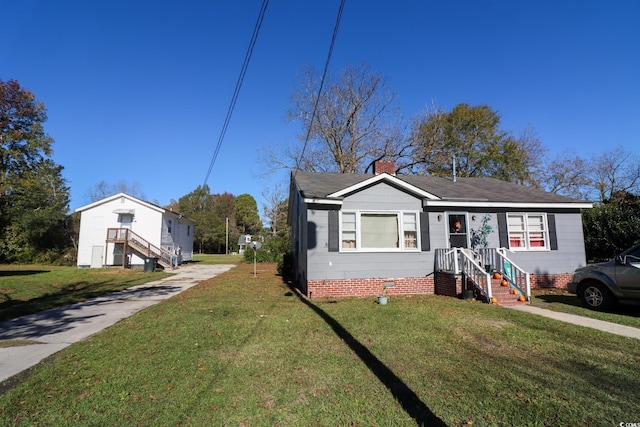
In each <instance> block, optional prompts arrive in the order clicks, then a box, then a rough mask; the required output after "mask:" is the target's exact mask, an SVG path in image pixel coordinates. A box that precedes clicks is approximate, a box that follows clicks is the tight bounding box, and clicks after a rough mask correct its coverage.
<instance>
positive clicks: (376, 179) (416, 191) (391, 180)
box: [327, 173, 438, 199]
mask: <svg viewBox="0 0 640 427" xmlns="http://www.w3.org/2000/svg"><path fill="white" fill-rule="evenodd" d="M380 182H386V183H388V184H390V185H391V186H393V187H396V188H400V189H402V190H404V191H406V192H408V193H410V194H413V195H416V196H419V197H422V198H425V199H438V197H437V196H434V195H433V194H431V193H429V192H427V191H424V190H422V189H420V188H418V187H415V186H413V185H411V184H409V183H407V182H405V181H402V180H401V179H398V178H396V177H395V176H393V175H389V174H388V173H381V174H379V175H374V176H372V177H370V178H368V179H365V180H364V181H360V182H358V183H356V184H353V185H350V186H348V187H346V188H343V189H341V190H338V191H336V192H334V193H331V194H329V195H327V197H331V198H340V197H344V196H346V195H348V194H352V193H356V192H358V191H360V190H362V189H364V188H367V187H370V186H372V185H376V184H378V183H380Z"/></svg>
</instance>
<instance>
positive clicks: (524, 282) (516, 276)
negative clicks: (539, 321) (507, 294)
mask: <svg viewBox="0 0 640 427" xmlns="http://www.w3.org/2000/svg"><path fill="white" fill-rule="evenodd" d="M478 252H479V253H480V256H481V257H482V259H483V261H484V264H485V266H489V265H490V266H492V267H493V268H494V269H495V270H496V271H499V272H500V273H502V276H503V277H504V278H505V279H507V281H508V282H509V286H510V287H512V288H514V289H517V290H518V292H520V295H523V296H524V297H525V298H526V299H527V301H531V278H530V276H529V273H528V272H526V271H524V270H523V269H522V268H520V267H519V266H518V265H517V264H516V263H515V262H513V261H512V260H511V259H510V258H509V257H508V256H507V252H509V250H508V249H507V248H482V249H479V250H478Z"/></svg>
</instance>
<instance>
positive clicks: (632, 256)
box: [626, 248, 640, 268]
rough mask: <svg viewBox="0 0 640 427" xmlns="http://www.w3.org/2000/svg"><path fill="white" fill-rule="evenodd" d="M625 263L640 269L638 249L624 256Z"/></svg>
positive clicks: (639, 252)
mask: <svg viewBox="0 0 640 427" xmlns="http://www.w3.org/2000/svg"><path fill="white" fill-rule="evenodd" d="M626 262H627V264H630V265H632V266H634V267H636V268H640V248H637V249H636V250H634V251H631V252H629V253H628V254H627V256H626Z"/></svg>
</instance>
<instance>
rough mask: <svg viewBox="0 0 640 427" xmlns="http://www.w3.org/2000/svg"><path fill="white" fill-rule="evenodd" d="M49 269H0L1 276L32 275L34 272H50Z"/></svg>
mask: <svg viewBox="0 0 640 427" xmlns="http://www.w3.org/2000/svg"><path fill="white" fill-rule="evenodd" d="M48 272H49V270H0V277H9V276H31V275H33V274H40V273H48Z"/></svg>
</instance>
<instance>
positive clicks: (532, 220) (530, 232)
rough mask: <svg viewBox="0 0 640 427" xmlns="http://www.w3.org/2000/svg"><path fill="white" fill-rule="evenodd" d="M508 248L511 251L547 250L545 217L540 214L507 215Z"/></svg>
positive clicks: (547, 236)
mask: <svg viewBox="0 0 640 427" xmlns="http://www.w3.org/2000/svg"><path fill="white" fill-rule="evenodd" d="M507 224H508V227H509V248H510V249H513V250H547V249H549V232H548V227H547V216H546V214H542V213H517V214H507Z"/></svg>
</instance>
